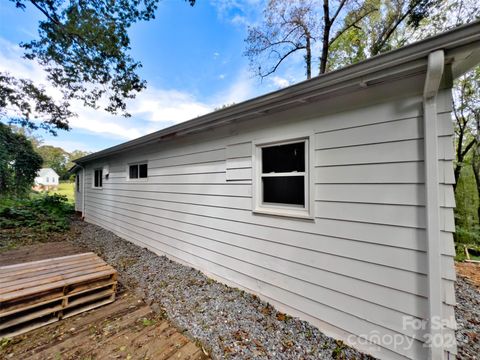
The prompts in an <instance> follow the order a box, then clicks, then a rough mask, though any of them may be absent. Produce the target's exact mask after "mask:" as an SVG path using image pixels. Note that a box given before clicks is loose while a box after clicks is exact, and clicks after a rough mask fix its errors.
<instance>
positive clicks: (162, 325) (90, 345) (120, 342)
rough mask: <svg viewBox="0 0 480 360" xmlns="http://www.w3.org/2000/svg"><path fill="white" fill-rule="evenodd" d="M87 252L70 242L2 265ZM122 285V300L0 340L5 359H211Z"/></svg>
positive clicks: (25, 250) (31, 250) (9, 257)
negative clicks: (53, 255) (53, 254)
mask: <svg viewBox="0 0 480 360" xmlns="http://www.w3.org/2000/svg"><path fill="white" fill-rule="evenodd" d="M52 252H53V253H55V255H56V256H66V255H72V254H76V253H81V252H83V250H82V249H81V248H78V247H75V246H73V245H71V244H69V243H66V242H55V243H39V244H36V245H29V246H25V247H21V248H18V249H15V250H11V251H7V252H4V253H2V254H0V264H2V265H7V264H14V263H18V262H27V261H35V260H42V259H46V258H49V257H51V254H52ZM155 310H156V311H154V310H152V308H151V307H150V306H148V305H147V304H145V303H144V302H143V301H141V300H139V298H138V296H136V295H135V294H133V292H132V291H131V290H129V289H127V288H125V287H123V286H122V284H121V283H120V284H119V286H118V288H117V295H116V301H115V302H113V303H111V304H109V305H106V306H103V307H100V308H97V309H94V310H91V311H88V312H85V313H82V314H79V315H77V316H73V317H71V318H67V319H63V320H61V321H58V322H55V323H53V324H50V325H47V326H44V327H41V328H38V329H36V330H33V331H31V332H28V333H26V334H24V335H20V336H17V337H15V338H13V339H8V340H7V339H3V340H0V359H15V360H16V359H22V360H23V359H32V360H33V359H38V360H40V359H41V360H46V359H52V360H53V359H54V360H57V359H62V360H65V359H72V360H73V359H82V360H83V359H85V360H87V359H88V360H94V359H128V360H130V359H131V360H133V359H173V358H174V359H184V360H187V359H188V360H189V359H191V360H194V359H195V360H196V359H204V358H206V356H205V354H204V352H203V350H202V349H201V348H200V347H198V346H197V345H196V344H195V343H193V342H192V341H191V340H189V339H188V338H187V337H185V336H184V335H183V334H182V333H180V332H179V331H178V330H177V329H176V328H175V327H173V326H172V325H171V323H170V322H169V321H168V320H167V319H165V317H164V315H163V311H162V309H160V308H159V309H155Z"/></svg>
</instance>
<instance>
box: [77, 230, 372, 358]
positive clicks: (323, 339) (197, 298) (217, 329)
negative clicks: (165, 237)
mask: <svg viewBox="0 0 480 360" xmlns="http://www.w3.org/2000/svg"><path fill="white" fill-rule="evenodd" d="M74 227H75V228H76V232H77V236H76V238H75V240H74V244H75V245H78V246H83V247H86V248H88V249H89V250H92V251H94V252H96V253H98V254H99V255H100V256H101V257H102V258H103V259H104V260H105V261H107V262H108V263H110V264H112V265H113V266H114V267H115V268H116V269H117V270H118V271H119V273H120V281H122V282H123V283H126V284H127V285H130V287H135V288H136V289H137V290H136V292H137V293H138V294H139V295H141V296H143V297H144V298H145V300H146V301H147V302H148V303H150V304H151V306H152V308H153V309H156V310H159V311H162V312H164V313H165V314H166V315H167V317H168V318H169V319H170V320H171V321H172V322H173V323H174V324H175V325H176V326H177V327H178V328H180V329H184V331H185V332H186V333H187V334H188V335H190V336H191V337H192V338H194V339H196V340H198V341H200V343H201V344H202V345H203V346H204V348H205V349H206V351H207V352H208V353H209V354H210V355H211V356H212V357H213V358H216V359H222V358H226V357H228V358H232V359H235V358H236V359H248V358H257V359H260V358H263V359H372V358H371V357H369V356H367V355H364V354H362V353H360V352H358V351H356V350H354V349H352V348H349V347H347V346H346V345H344V344H343V343H342V342H341V341H337V340H335V339H332V338H330V337H327V336H325V335H324V334H322V333H321V332H320V330H318V329H317V328H316V327H314V326H312V325H310V324H308V323H307V322H305V321H301V320H299V319H297V318H292V317H290V316H288V315H285V314H283V313H280V312H277V311H276V310H275V309H274V308H273V307H271V306H270V305H268V304H267V303H265V302H263V301H261V300H260V299H259V298H258V297H256V296H255V295H251V294H248V293H246V292H244V291H241V290H239V289H235V288H231V287H228V286H226V285H222V284H220V283H218V282H216V281H213V280H212V279H209V278H208V277H206V276H205V275H203V274H202V273H201V272H199V271H197V270H195V269H193V268H190V267H187V266H184V265H181V264H178V263H176V262H173V261H170V260H169V259H167V258H166V257H165V256H157V255H155V254H154V253H152V252H150V251H148V250H146V249H142V248H140V247H138V246H136V245H133V244H131V243H129V242H127V241H125V240H122V239H121V238H119V237H117V236H115V235H114V234H112V233H111V232H109V231H107V230H104V229H102V228H100V227H98V226H95V225H92V224H87V223H84V222H78V221H76V222H75V223H74Z"/></svg>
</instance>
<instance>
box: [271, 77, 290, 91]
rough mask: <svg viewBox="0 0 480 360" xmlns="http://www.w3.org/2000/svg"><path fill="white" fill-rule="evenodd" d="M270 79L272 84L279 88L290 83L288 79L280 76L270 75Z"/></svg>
mask: <svg viewBox="0 0 480 360" xmlns="http://www.w3.org/2000/svg"><path fill="white" fill-rule="evenodd" d="M271 81H272V82H273V85H275V86H276V87H279V88H284V87H287V86H288V85H290V81H288V80H287V79H285V78H283V77H281V76H272V78H271Z"/></svg>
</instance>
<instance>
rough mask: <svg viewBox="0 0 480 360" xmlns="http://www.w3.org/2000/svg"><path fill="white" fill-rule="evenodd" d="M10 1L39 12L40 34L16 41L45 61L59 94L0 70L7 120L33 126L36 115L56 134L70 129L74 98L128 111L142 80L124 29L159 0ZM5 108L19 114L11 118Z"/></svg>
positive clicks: (148, 15) (147, 16)
mask: <svg viewBox="0 0 480 360" xmlns="http://www.w3.org/2000/svg"><path fill="white" fill-rule="evenodd" d="M10 1H11V2H12V3H14V4H15V6H16V7H17V8H18V9H20V10H24V9H25V8H27V6H31V7H32V8H34V9H35V10H37V11H38V12H39V13H40V14H41V16H42V20H41V21H40V22H39V27H38V35H39V36H38V39H36V40H33V41H31V42H28V43H21V44H20V45H21V46H22V47H23V49H25V57H26V58H27V59H30V60H36V61H37V62H38V63H40V64H41V65H42V66H43V68H44V70H45V71H46V72H47V78H48V81H49V83H50V85H52V86H54V87H55V88H56V89H58V90H60V91H61V92H62V94H63V100H62V102H57V101H55V100H54V99H53V98H51V97H50V96H48V95H47V93H46V92H45V91H44V90H43V89H42V88H41V87H39V86H38V85H34V84H33V83H32V82H31V81H29V80H25V79H16V78H14V77H12V76H10V75H9V74H8V73H0V110H2V109H3V110H4V111H3V115H4V116H5V117H6V118H8V119H9V121H12V122H14V123H17V124H19V125H21V126H24V127H25V126H26V127H29V128H31V129H36V128H38V125H37V123H36V122H34V121H33V120H32V118H34V119H36V120H40V123H41V125H40V126H41V127H43V128H45V129H47V130H49V131H50V132H52V133H54V134H55V129H65V130H68V128H69V125H68V118H70V117H71V116H73V114H72V113H71V112H70V110H69V106H70V101H71V100H72V99H78V100H80V101H82V102H83V104H84V105H86V106H90V107H93V108H98V107H99V105H100V104H105V110H106V111H108V112H110V113H112V114H119V113H121V114H123V115H125V116H129V114H128V113H127V112H126V101H127V100H128V99H131V98H134V97H135V95H136V93H138V92H139V91H142V90H143V89H144V88H145V86H146V83H145V81H144V80H142V79H141V78H140V76H139V75H138V70H139V69H140V68H141V64H140V62H138V61H136V60H135V59H134V58H133V57H132V56H131V55H129V51H130V38H129V34H128V29H129V28H130V27H131V26H132V25H133V24H135V23H137V22H139V21H149V20H151V19H153V18H155V10H156V9H157V3H158V1H159V0H116V1H111V0H97V1H83V0H68V1H66V0H35V1H33V0H10ZM194 2H195V0H189V3H190V4H191V5H193V4H194ZM32 103H33V104H34V105H33V106H32V105H31V104H32ZM7 108H8V109H9V110H10V112H11V111H12V109H13V111H14V112H15V113H17V114H19V116H18V117H15V118H13V119H12V118H11V116H10V115H8V114H6V112H7V111H5V109H7ZM0 115H1V114H0Z"/></svg>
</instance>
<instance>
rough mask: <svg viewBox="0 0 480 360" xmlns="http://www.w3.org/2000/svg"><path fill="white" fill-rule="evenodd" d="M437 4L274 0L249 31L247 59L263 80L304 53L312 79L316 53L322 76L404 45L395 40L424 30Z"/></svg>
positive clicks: (427, 0)
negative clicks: (407, 30)
mask: <svg viewBox="0 0 480 360" xmlns="http://www.w3.org/2000/svg"><path fill="white" fill-rule="evenodd" d="M437 1H438V0H387V1H384V0H294V1H289V0H270V1H269V2H268V4H267V7H266V9H265V10H264V15H263V16H264V18H263V21H262V22H261V23H260V24H259V25H257V26H254V27H250V28H249V30H248V37H247V38H246V40H245V41H246V43H247V49H246V51H245V55H246V56H247V57H248V58H249V60H250V64H251V65H252V69H253V70H254V71H255V73H256V75H258V76H260V77H261V78H264V77H266V76H268V75H270V74H272V73H274V72H275V71H277V69H278V67H279V66H280V65H281V64H282V63H283V62H285V61H286V60H287V59H288V58H290V57H291V56H292V55H293V54H294V53H296V52H298V51H303V52H304V59H305V67H306V75H307V79H308V78H310V77H311V68H312V62H313V60H312V59H314V58H315V57H316V56H315V55H313V53H314V52H316V51H318V52H319V54H318V55H317V56H318V59H319V71H318V73H319V74H323V73H324V72H326V71H328V70H330V69H335V68H338V67H342V66H345V65H348V64H351V63H352V62H355V61H360V60H363V59H366V58H367V57H370V56H372V55H376V54H378V53H379V52H383V51H386V50H389V49H391V48H393V47H398V46H401V45H403V44H404V43H405V42H406V38H405V37H402V36H400V37H399V38H400V39H401V40H400V41H397V42H394V41H392V39H394V38H395V37H396V35H398V33H399V32H400V31H401V30H403V29H404V28H405V27H407V26H409V27H411V28H417V27H418V26H420V23H421V22H422V21H423V20H424V19H425V18H427V17H428V16H429V14H430V12H431V10H432V7H433V6H434V4H436V2H437ZM341 53H343V54H341ZM336 60H341V61H336Z"/></svg>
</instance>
